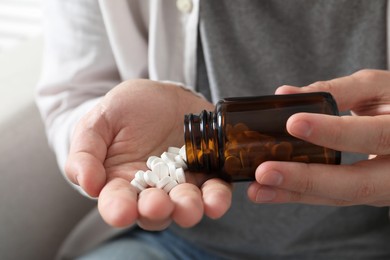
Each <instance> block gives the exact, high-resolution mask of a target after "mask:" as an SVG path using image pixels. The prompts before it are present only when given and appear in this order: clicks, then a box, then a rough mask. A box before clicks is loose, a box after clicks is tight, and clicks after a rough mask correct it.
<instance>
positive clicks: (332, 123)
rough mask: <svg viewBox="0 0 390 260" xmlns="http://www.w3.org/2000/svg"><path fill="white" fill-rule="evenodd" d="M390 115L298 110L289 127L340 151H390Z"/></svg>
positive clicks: (381, 153)
mask: <svg viewBox="0 0 390 260" xmlns="http://www.w3.org/2000/svg"><path fill="white" fill-rule="evenodd" d="M389 124H390V115H382V116H376V117H368V116H366V117H363V116H360V117H352V116H343V117H337V116H328V115H319V114H310V113H298V114H295V115H293V116H291V117H290V118H289V119H288V121H287V126H286V127H287V131H288V132H289V133H290V134H291V135H293V136H295V137H297V138H300V139H303V140H305V141H308V142H310V143H314V144H317V145H320V146H324V147H328V148H332V149H335V150H339V151H348V152H359V153H366V154H380V155H386V154H390V128H389V127H388V126H389Z"/></svg>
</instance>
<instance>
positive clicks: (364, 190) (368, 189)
mask: <svg viewBox="0 0 390 260" xmlns="http://www.w3.org/2000/svg"><path fill="white" fill-rule="evenodd" d="M375 194H376V189H375V185H374V184H373V183H371V182H367V181H365V182H363V183H362V184H360V185H359V187H358V188H357V189H356V192H355V194H354V196H353V198H352V199H353V200H354V201H358V202H364V201H366V200H368V199H369V198H371V197H372V196H374V195H375Z"/></svg>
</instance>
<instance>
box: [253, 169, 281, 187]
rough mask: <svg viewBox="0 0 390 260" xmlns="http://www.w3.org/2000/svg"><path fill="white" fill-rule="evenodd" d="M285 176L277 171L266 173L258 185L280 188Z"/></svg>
mask: <svg viewBox="0 0 390 260" xmlns="http://www.w3.org/2000/svg"><path fill="white" fill-rule="evenodd" d="M282 181H283V175H282V174H281V173H279V172H277V171H271V172H266V173H264V174H263V176H261V177H260V179H259V181H258V183H260V184H261V185H267V186H279V185H280V184H282Z"/></svg>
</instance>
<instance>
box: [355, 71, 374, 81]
mask: <svg viewBox="0 0 390 260" xmlns="http://www.w3.org/2000/svg"><path fill="white" fill-rule="evenodd" d="M352 76H353V77H355V78H356V79H358V80H359V81H364V82H375V81H376V80H377V79H378V77H379V76H380V72H379V71H378V70H373V69H362V70H358V71H357V72H355V73H353V74H352Z"/></svg>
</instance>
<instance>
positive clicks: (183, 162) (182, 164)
mask: <svg viewBox="0 0 390 260" xmlns="http://www.w3.org/2000/svg"><path fill="white" fill-rule="evenodd" d="M175 161H176V162H177V163H178V164H179V167H176V168H180V167H181V168H184V169H187V163H186V162H185V161H184V160H183V158H182V157H181V155H176V157H175Z"/></svg>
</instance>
